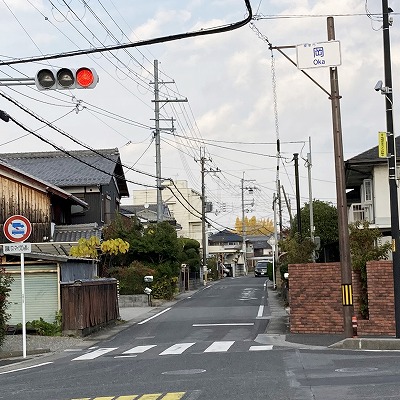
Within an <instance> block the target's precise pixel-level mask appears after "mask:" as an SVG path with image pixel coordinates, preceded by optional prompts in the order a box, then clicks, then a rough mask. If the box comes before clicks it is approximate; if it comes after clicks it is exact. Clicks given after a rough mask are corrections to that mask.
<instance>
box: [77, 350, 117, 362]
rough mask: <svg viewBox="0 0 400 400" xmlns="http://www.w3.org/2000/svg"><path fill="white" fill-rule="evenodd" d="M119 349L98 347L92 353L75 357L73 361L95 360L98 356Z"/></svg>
mask: <svg viewBox="0 0 400 400" xmlns="http://www.w3.org/2000/svg"><path fill="white" fill-rule="evenodd" d="M117 349H118V347H107V348H103V349H98V350H95V351H92V352H90V353H86V354H82V355H81V356H79V357H76V358H74V359H73V360H72V361H83V360H93V359H95V358H97V357H100V356H102V355H104V354H107V353H109V352H110V351H114V350H117Z"/></svg>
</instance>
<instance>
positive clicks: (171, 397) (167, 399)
mask: <svg viewBox="0 0 400 400" xmlns="http://www.w3.org/2000/svg"><path fill="white" fill-rule="evenodd" d="M184 395H185V392H176V393H167V394H166V395H165V396H164V397H163V398H162V400H179V399H181V398H182V397H183V396H184Z"/></svg>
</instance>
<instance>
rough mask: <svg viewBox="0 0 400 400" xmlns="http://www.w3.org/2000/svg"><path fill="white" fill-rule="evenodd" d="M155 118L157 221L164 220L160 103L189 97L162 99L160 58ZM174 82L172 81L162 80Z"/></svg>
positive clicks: (184, 100)
mask: <svg viewBox="0 0 400 400" xmlns="http://www.w3.org/2000/svg"><path fill="white" fill-rule="evenodd" d="M153 83H154V100H152V101H153V102H154V119H155V131H154V141H155V144H156V186H157V222H162V220H163V214H164V213H163V204H162V189H163V188H162V185H161V143H160V140H161V139H160V132H161V129H160V103H164V104H165V103H170V102H187V99H181V100H179V99H161V100H160V90H159V84H160V81H159V78H158V60H154V82H153ZM161 83H163V84H166V83H174V81H172V82H161ZM163 130H171V131H173V130H174V127H173V126H172V128H163Z"/></svg>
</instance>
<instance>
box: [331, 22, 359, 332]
mask: <svg viewBox="0 0 400 400" xmlns="http://www.w3.org/2000/svg"><path fill="white" fill-rule="evenodd" d="M327 28H328V40H335V26H334V20H333V17H328V19H327ZM329 70H330V81H331V95H330V99H331V103H332V127H333V147H334V157H335V174H336V197H337V212H338V227H339V251H340V264H341V279H342V304H343V326H344V334H345V335H346V337H352V336H353V327H352V323H351V318H352V316H353V313H354V307H353V290H352V276H351V260H350V243H349V226H348V219H347V200H346V180H345V172H344V158H343V141H342V124H341V115H340V95H339V78H338V70H337V67H330V68H329Z"/></svg>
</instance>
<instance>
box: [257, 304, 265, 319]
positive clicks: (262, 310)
mask: <svg viewBox="0 0 400 400" xmlns="http://www.w3.org/2000/svg"><path fill="white" fill-rule="evenodd" d="M263 313H264V306H260V307H259V308H258V314H257V318H259V317H262V316H263Z"/></svg>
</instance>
